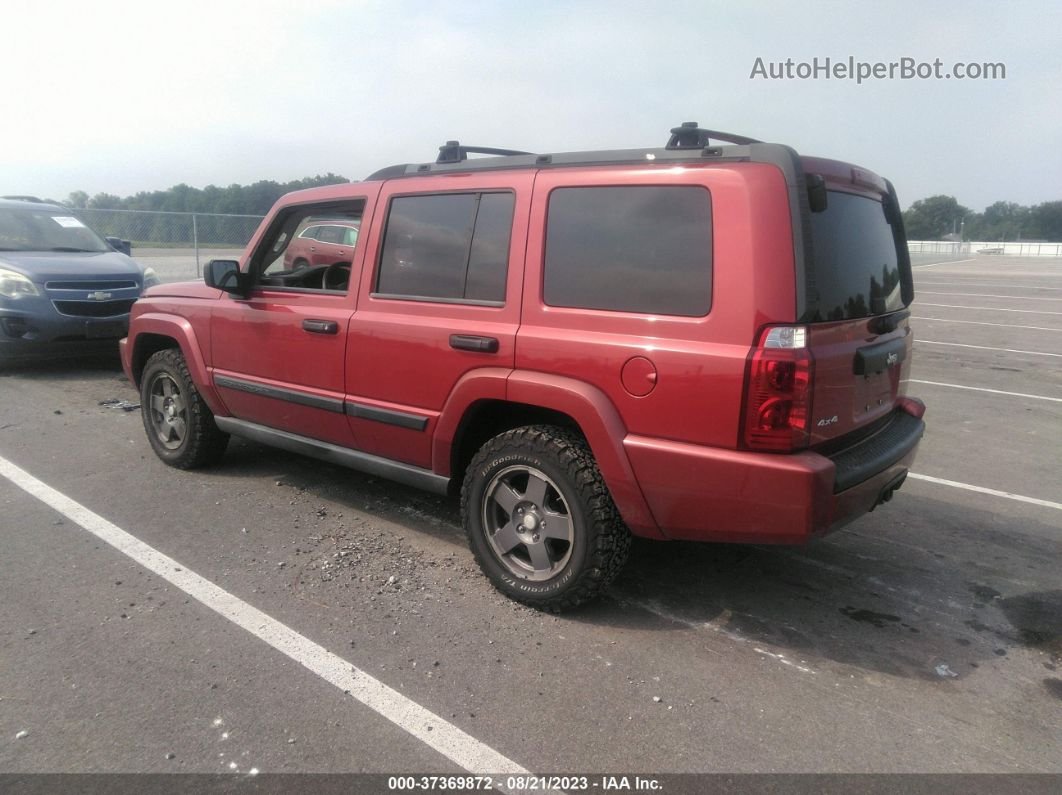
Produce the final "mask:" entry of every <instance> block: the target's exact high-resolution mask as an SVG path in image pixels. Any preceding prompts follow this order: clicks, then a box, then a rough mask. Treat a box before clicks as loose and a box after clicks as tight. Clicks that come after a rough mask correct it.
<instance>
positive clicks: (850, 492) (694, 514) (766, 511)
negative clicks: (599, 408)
mask: <svg viewBox="0 0 1062 795" xmlns="http://www.w3.org/2000/svg"><path fill="white" fill-rule="evenodd" d="M924 430H925V425H924V423H923V422H922V421H921V420H920V419H918V418H916V417H914V416H911V415H909V414H906V413H904V412H902V411H898V412H896V415H895V417H894V419H893V422H890V423H889V424H888V425H886V426H885V427H884V428H882V429H880V430H879V431H878V432H877V433H875V434H874V435H873V436H871V437H869V438H867V439H864V440H861V441H860V442H859V443H857V444H855V445H853V446H851V447H849V448H847V449H845V450H842V451H840V452H839V453H836V454H833V455H831V456H830V457H826V456H824V455H821V454H819V453H815V452H811V451H804V452H800V453H795V454H792V455H773V454H767V453H750V452H745V451H740V450H722V449H718V448H710V447H699V446H696V445H689V444H683V443H680V442H671V441H666V440H661V439H649V438H646V437H638V436H628V437H627V438H626V439H625V440H624V446H625V447H626V450H627V455H628V456H629V458H630V461H631V466H632V467H633V469H634V472H635V474H636V476H637V478H638V482H639V484H640V485H641V487H642V491H643V493H644V494H645V498H646V501H647V502H648V504H649V508H650V510H651V511H652V513H653V516H654V518H655V519H656V521H657V523H658V524H659V526H660V529H661V530H662V531H663V532H664V534H665V535H667V536H668V537H669V538H672V539H684V540H690V541H730V542H741V543H757V544H763V543H776V544H799V543H803V542H805V541H807V540H809V539H811V538H813V537H815V536H819V535H824V534H826V533H828V532H830V531H831V530H835V529H837V528H839V527H841V526H842V525H844V524H846V523H847V522H850V521H852V520H853V519H856V518H858V517H859V516H862V515H863V514H864V513H867V512H868V511H871V510H873V509H874V507H875V506H877V505H878V504H879V503H881V502H884V501H886V500H888V499H889V498H891V496H892V492H893V491H895V490H896V489H897V488H899V486H900V485H901V484H902V482H903V479H904V478H905V477H906V474H907V471H908V470H909V469H910V467H911V465H912V464H913V463H914V459H915V453H916V452H917V449H918V442H919V440H920V439H921V437H922V433H923V431H924Z"/></svg>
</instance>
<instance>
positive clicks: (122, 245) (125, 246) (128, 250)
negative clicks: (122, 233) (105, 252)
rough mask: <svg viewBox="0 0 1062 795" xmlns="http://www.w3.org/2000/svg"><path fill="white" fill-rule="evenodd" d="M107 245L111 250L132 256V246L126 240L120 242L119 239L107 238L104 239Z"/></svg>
mask: <svg viewBox="0 0 1062 795" xmlns="http://www.w3.org/2000/svg"><path fill="white" fill-rule="evenodd" d="M106 240H107V245H109V246H110V247H111V248H113V249H114V250H115V251H117V252H119V253H121V254H125V256H127V257H130V256H132V254H133V244H132V243H130V242H129V241H128V240H122V239H121V238H120V237H108V238H106Z"/></svg>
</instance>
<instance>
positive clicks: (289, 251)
mask: <svg viewBox="0 0 1062 795" xmlns="http://www.w3.org/2000/svg"><path fill="white" fill-rule="evenodd" d="M364 208H365V201H364V200H352V201H343V202H327V203H322V204H308V205H301V206H296V207H289V208H286V209H285V210H283V211H281V212H280V213H279V214H278V215H277V217H276V218H275V219H274V221H273V223H272V225H271V227H270V229H269V231H268V232H267V233H266V236H265V238H263V240H262V243H261V244H260V245H259V247H258V249H257V250H256V251H255V253H254V255H253V258H252V261H251V272H252V273H254V274H256V282H257V283H258V284H259V285H261V286H264V287H273V288H289V289H300V290H330V291H338V292H346V290H347V287H348V285H349V282H350V269H351V252H350V251H349V250H344V249H339V248H337V247H336V246H323V247H322V246H320V245H318V243H319V242H320V241H332V242H334V243H339V242H341V241H342V240H343V237H344V234H345V233H346V230H351V229H352V230H356V229H357V228H358V226H359V225H360V224H361V216H362V212H363V210H364Z"/></svg>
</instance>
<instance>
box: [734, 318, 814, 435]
mask: <svg viewBox="0 0 1062 795" xmlns="http://www.w3.org/2000/svg"><path fill="white" fill-rule="evenodd" d="M812 365H813V362H812V359H811V351H809V350H808V348H807V329H806V328H804V327H803V326H772V327H770V328H767V329H764V331H763V333H762V334H761V335H760V340H759V344H758V345H757V346H756V348H754V349H753V351H752V355H751V356H750V357H749V363H748V369H747V374H746V377H745V423H744V430H745V434H744V443H745V446H746V447H747V448H748V449H750V450H765V451H772V452H789V451H792V450H797V449H800V448H802V447H806V446H807V444H808V417H810V416H811V378H812V369H813V367H812Z"/></svg>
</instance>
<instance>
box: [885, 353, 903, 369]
mask: <svg viewBox="0 0 1062 795" xmlns="http://www.w3.org/2000/svg"><path fill="white" fill-rule="evenodd" d="M898 361H900V356H899V354H896V353H890V354H889V355H888V356H886V357H885V366H886V367H892V366H893V365H894V364H896V362H898Z"/></svg>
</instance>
